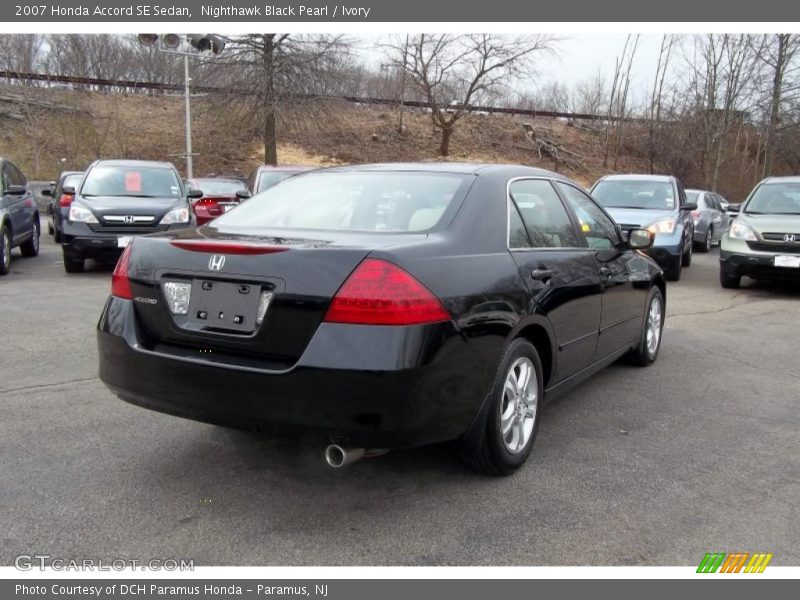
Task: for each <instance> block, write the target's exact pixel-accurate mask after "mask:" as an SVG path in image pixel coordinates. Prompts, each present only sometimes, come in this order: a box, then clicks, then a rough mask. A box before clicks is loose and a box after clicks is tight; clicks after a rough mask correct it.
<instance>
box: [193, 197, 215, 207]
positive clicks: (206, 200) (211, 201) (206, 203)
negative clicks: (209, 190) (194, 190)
mask: <svg viewBox="0 0 800 600" xmlns="http://www.w3.org/2000/svg"><path fill="white" fill-rule="evenodd" d="M197 203H198V204H201V205H203V206H216V205H217V204H218V203H219V200H217V199H216V198H200V200H198V201H197Z"/></svg>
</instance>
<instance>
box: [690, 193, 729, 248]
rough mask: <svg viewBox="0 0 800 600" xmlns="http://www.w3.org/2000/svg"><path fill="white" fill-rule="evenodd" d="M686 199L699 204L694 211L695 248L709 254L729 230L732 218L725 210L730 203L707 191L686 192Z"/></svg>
mask: <svg viewBox="0 0 800 600" xmlns="http://www.w3.org/2000/svg"><path fill="white" fill-rule="evenodd" d="M686 198H687V200H688V201H689V202H694V203H696V204H697V209H696V210H693V211H692V219H694V247H695V249H696V250H698V251H700V252H708V251H709V250H711V246H712V245H714V244H716V243H719V241H720V240H721V239H722V234H724V233H725V232H726V231H727V230H728V226H729V221H730V218H729V217H728V214H727V212H725V209H724V208H723V207H724V206H727V204H728V202H727V200H725V198H723V197H722V196H720V195H719V194H717V193H716V192H709V191H707V190H686Z"/></svg>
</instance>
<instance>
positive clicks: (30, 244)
mask: <svg viewBox="0 0 800 600" xmlns="http://www.w3.org/2000/svg"><path fill="white" fill-rule="evenodd" d="M40 227H41V225H39V217H38V215H37V216H35V217H34V218H33V223H32V224H31V229H32V230H33V235H31V237H30V239H29V240H27V241H25V242H24V243H23V244H22V245H20V247H19V249H20V250H21V251H22V256H25V257H26V258H30V257H32V256H36V255H37V254H39V234H40V233H41V231H40Z"/></svg>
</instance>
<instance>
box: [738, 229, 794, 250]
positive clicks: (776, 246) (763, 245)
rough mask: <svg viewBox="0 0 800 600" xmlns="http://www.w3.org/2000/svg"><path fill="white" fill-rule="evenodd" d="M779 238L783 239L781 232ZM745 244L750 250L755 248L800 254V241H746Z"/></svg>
mask: <svg viewBox="0 0 800 600" xmlns="http://www.w3.org/2000/svg"><path fill="white" fill-rule="evenodd" d="M764 237H766V236H764ZM781 239H783V234H781ZM747 246H748V248H750V249H751V250H756V251H757V252H783V253H785V254H800V243H797V242H795V243H794V244H783V243H780V244H779V243H775V242H773V243H764V242H747Z"/></svg>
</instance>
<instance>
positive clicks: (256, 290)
mask: <svg viewBox="0 0 800 600" xmlns="http://www.w3.org/2000/svg"><path fill="white" fill-rule="evenodd" d="M260 294H261V286H260V285H258V284H253V283H237V282H228V281H218V280H214V279H194V280H193V281H192V296H191V299H190V300H189V314H188V315H187V320H188V322H189V324H190V325H191V327H192V328H196V329H206V330H217V331H232V332H236V333H252V332H253V331H255V328H256V312H257V311H258V298H259V295H260Z"/></svg>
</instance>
